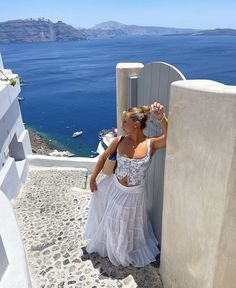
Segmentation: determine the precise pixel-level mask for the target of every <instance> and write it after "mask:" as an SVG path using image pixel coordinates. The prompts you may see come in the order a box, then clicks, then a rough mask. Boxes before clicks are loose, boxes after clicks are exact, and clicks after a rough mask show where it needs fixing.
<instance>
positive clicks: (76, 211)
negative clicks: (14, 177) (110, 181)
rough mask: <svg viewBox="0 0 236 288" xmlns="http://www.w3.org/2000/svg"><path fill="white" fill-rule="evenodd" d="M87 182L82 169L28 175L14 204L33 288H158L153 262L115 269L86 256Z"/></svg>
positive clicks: (155, 268) (32, 172)
mask: <svg viewBox="0 0 236 288" xmlns="http://www.w3.org/2000/svg"><path fill="white" fill-rule="evenodd" d="M88 178H89V177H88V172H87V170H85V169H74V170H61V169H53V170H31V171H30V172H29V175H28V178H27V182H26V184H25V186H24V188H23V189H22V191H21V193H20V195H19V196H18V197H17V199H15V200H14V201H13V202H12V204H13V207H14V209H15V212H16V217H17V221H18V224H19V226H20V230H21V234H22V238H23V241H24V245H25V250H26V254H27V258H28V264H29V269H30V274H31V280H32V285H33V288H54V287H55V288H65V287H68V288H72V287H73V288H76V287H78V288H79V287H88V288H95V287H107V288H108V287H109V288H112V287H119V288H120V287H148V288H152V287H153V288H154V287H155V288H161V287H162V283H161V280H160V275H159V269H158V265H157V263H154V264H151V265H148V266H146V267H144V268H135V267H131V266H130V267H126V268H124V267H116V266H113V265H112V264H111V263H110V261H109V260H108V258H101V257H99V255H97V254H95V253H93V254H87V253H86V250H85V247H86V241H84V240H83V232H84V225H85V221H86V217H87V210H88V203H89V199H90V196H91V193H90V191H89V190H88V189H87V182H88V181H87V180H88Z"/></svg>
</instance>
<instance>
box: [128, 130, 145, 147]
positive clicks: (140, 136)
mask: <svg viewBox="0 0 236 288" xmlns="http://www.w3.org/2000/svg"><path fill="white" fill-rule="evenodd" d="M128 137H129V139H130V140H132V141H133V142H134V143H135V144H137V143H140V142H143V141H144V140H146V138H147V137H146V136H145V135H144V133H143V130H139V131H135V132H134V133H130V134H129V135H128Z"/></svg>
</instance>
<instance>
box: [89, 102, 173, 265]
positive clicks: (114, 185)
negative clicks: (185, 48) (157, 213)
mask: <svg viewBox="0 0 236 288" xmlns="http://www.w3.org/2000/svg"><path fill="white" fill-rule="evenodd" d="M151 112H152V113H153V115H154V117H155V118H156V119H157V120H158V121H159V123H160V125H161V127H162V130H163V135H162V136H159V137H157V136H156V137H152V138H148V137H147V136H145V134H144V133H143V129H144V128H145V126H146V121H147V119H148V115H149V114H150V113H151ZM167 126H168V122H167V119H166V117H165V114H164V107H163V106H162V105H161V104H160V103H157V102H155V103H153V104H152V105H151V106H150V107H149V106H142V107H140V108H137V107H134V108H130V109H129V110H128V111H126V112H124V115H123V121H122V129H123V131H124V134H125V136H124V137H123V138H121V137H116V138H115V139H114V140H113V142H112V143H111V145H110V146H109V147H108V148H107V149H106V151H105V152H104V153H103V154H102V155H101V157H100V158H99V160H98V162H97V165H96V167H95V169H94V171H93V173H92V175H91V180H90V188H91V191H92V192H95V193H94V194H93V196H92V199H91V202H90V207H89V213H88V219H87V223H86V228H85V236H86V239H88V240H89V244H88V246H87V247H86V249H87V252H89V253H92V252H97V253H99V254H100V256H102V257H105V256H108V257H109V259H110V261H111V263H112V264H114V265H116V266H118V265H122V266H128V265H130V264H131V265H133V266H135V267H143V266H145V265H147V264H149V263H150V262H153V261H155V257H156V256H157V255H158V254H159V250H158V248H157V245H158V241H157V240H156V238H155V236H154V233H153V230H152V227H151V224H150V222H149V220H148V217H147V211H146V203H145V190H146V187H145V176H146V173H147V169H148V167H149V165H150V161H151V157H152V155H153V154H154V153H155V151H156V150H157V149H160V148H162V147H165V143H166V136H167ZM116 149H117V167H116V170H115V173H114V174H112V175H110V176H107V177H105V178H104V179H103V180H102V181H101V182H100V183H98V184H97V183H96V177H97V175H98V174H99V172H100V171H101V170H102V168H103V166H104V163H105V161H106V158H107V157H108V156H109V155H110V154H111V153H112V152H115V151H116Z"/></svg>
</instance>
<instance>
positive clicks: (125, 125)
mask: <svg viewBox="0 0 236 288" xmlns="http://www.w3.org/2000/svg"><path fill="white" fill-rule="evenodd" d="M121 127H122V129H123V131H124V132H125V134H129V133H131V132H132V131H133V130H134V129H135V122H134V121H133V120H132V119H130V117H129V113H128V112H125V113H124V114H123V117H122V122H121Z"/></svg>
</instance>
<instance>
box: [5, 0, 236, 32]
mask: <svg viewBox="0 0 236 288" xmlns="http://www.w3.org/2000/svg"><path fill="white" fill-rule="evenodd" d="M235 13H236V0H203V1H201V0H198V1H194V0H169V1H168V0H143V1H141V0H40V1H33V0H11V1H3V0H0V22H4V21H8V20H14V19H27V18H39V17H44V18H47V19H50V20H51V21H52V22H57V21H63V22H65V23H67V24H70V25H72V26H74V27H77V28H79V27H81V28H90V27H92V26H94V25H96V24H98V23H101V22H105V21H110V20H113V21H118V22H121V23H124V24H134V25H142V26H162V27H177V28H196V29H214V28H233V29H236V20H235V19H236V18H235Z"/></svg>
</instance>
